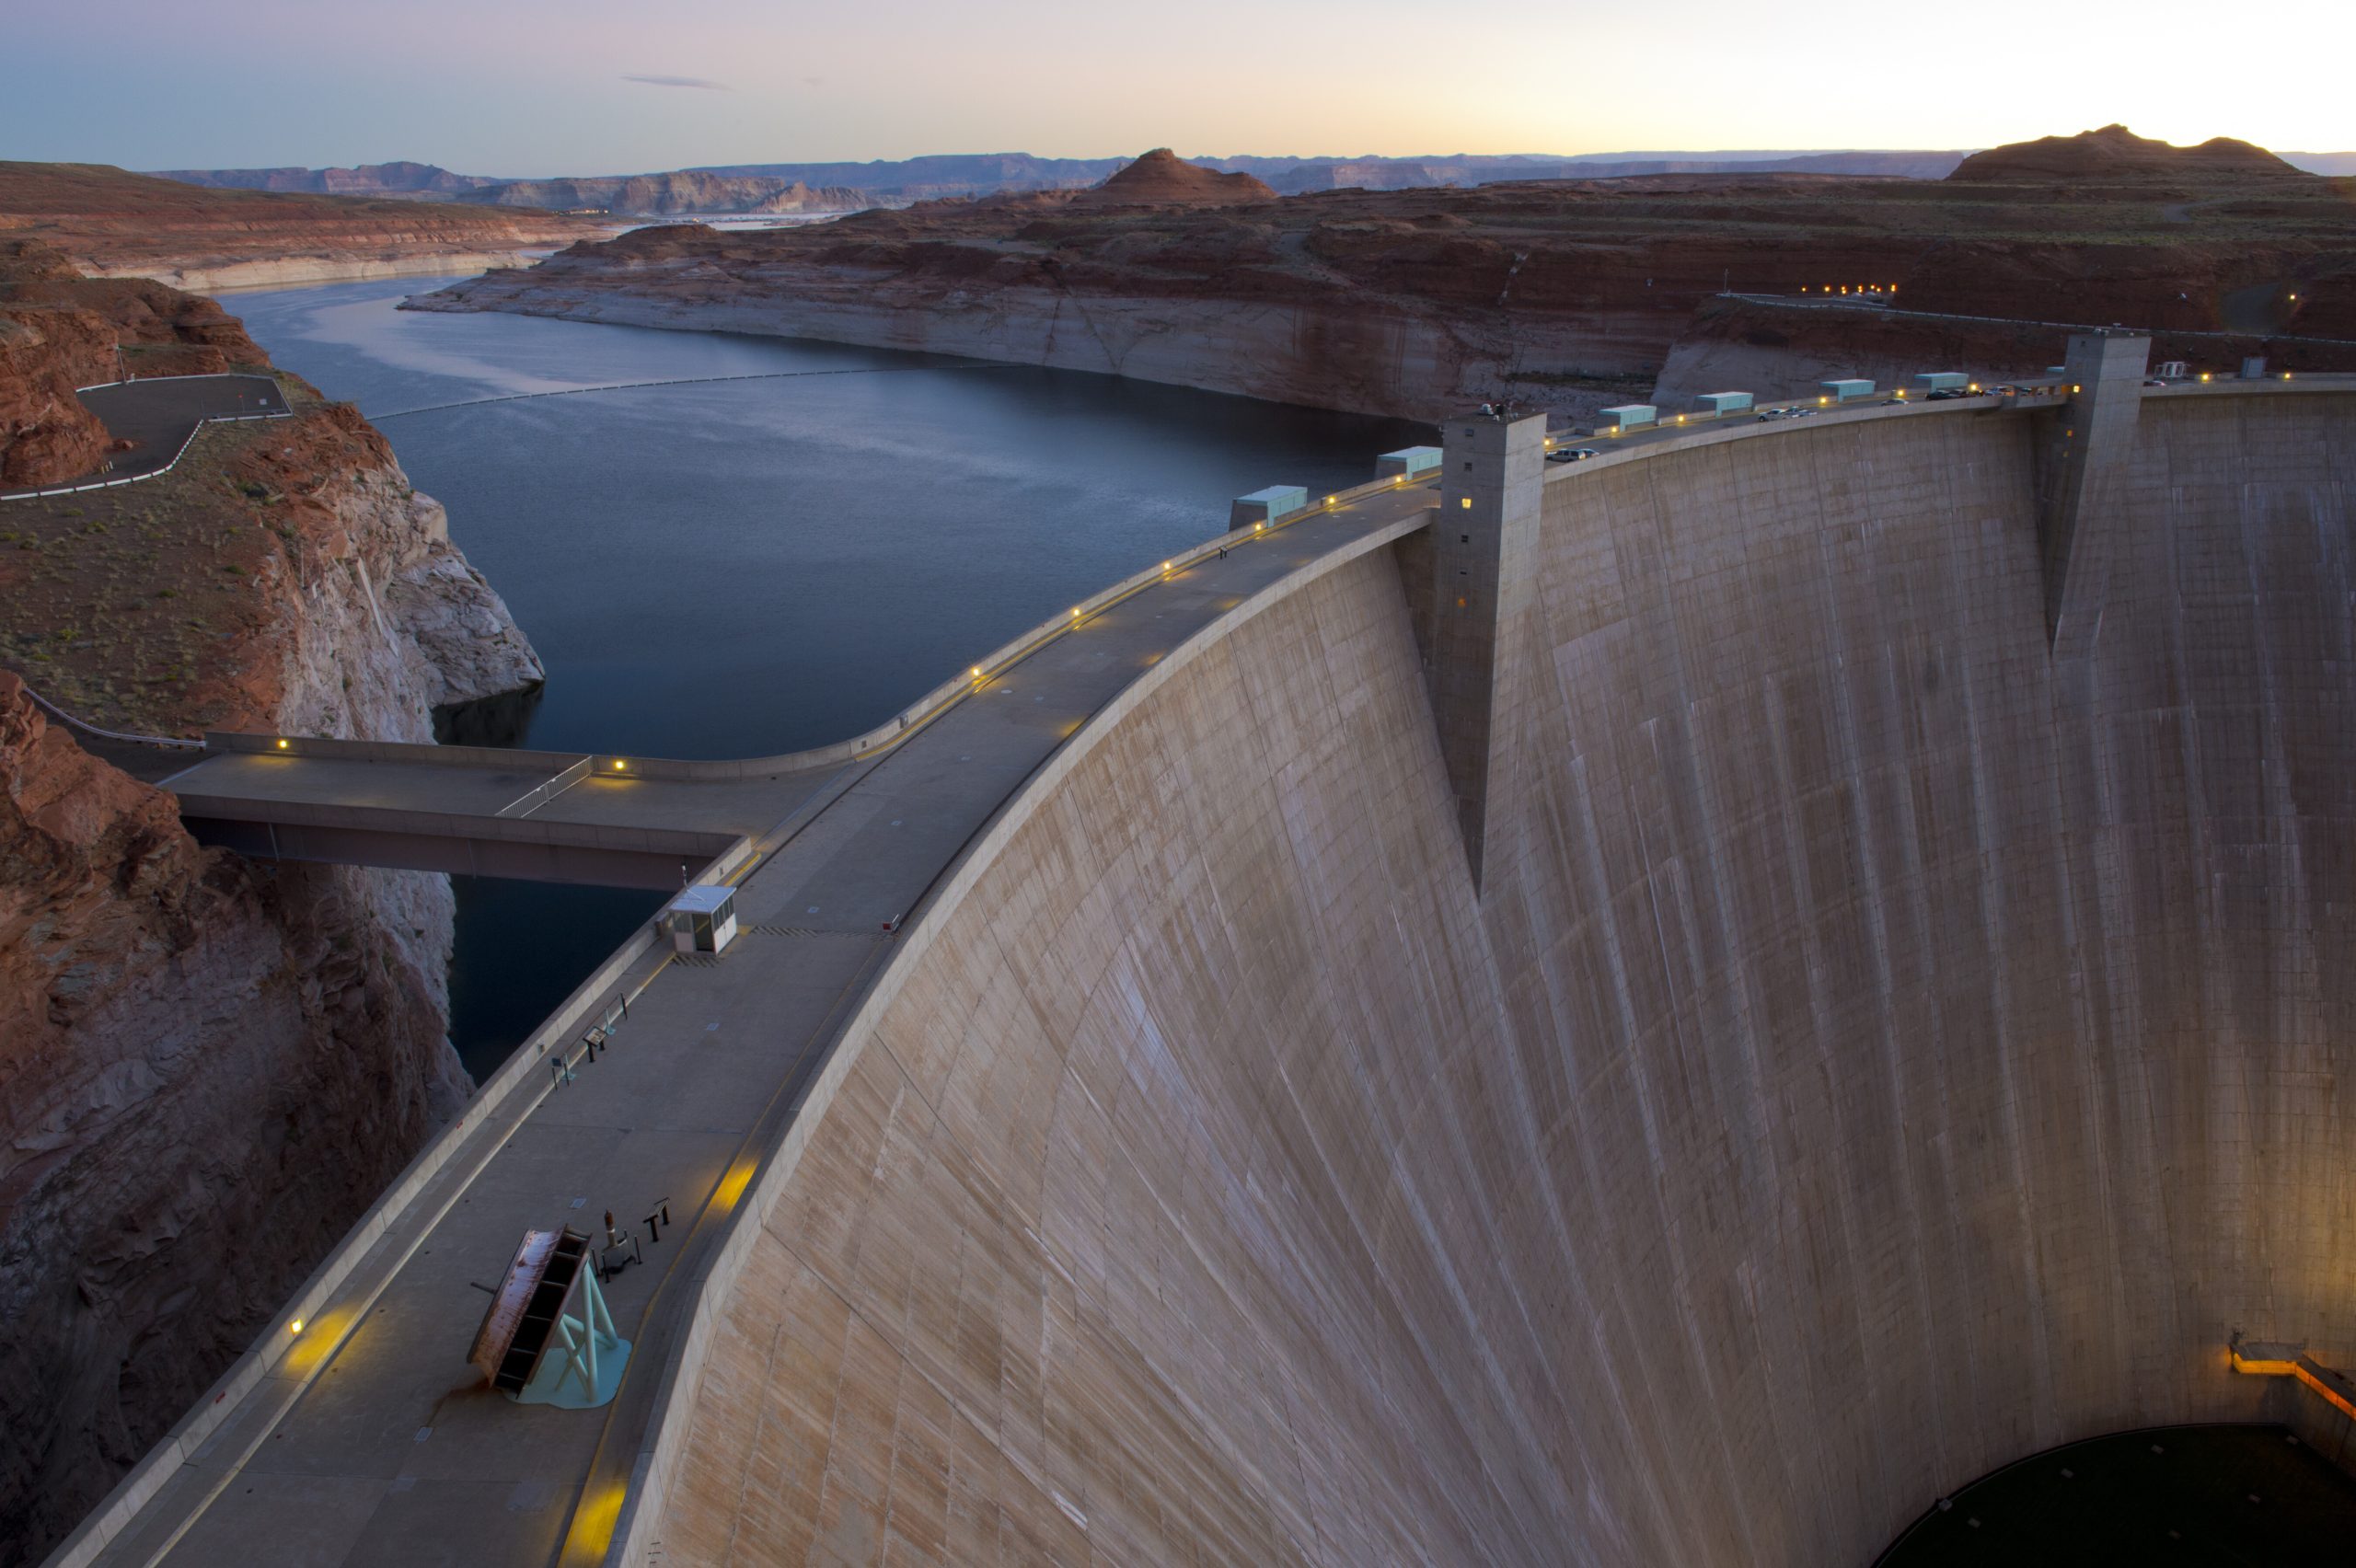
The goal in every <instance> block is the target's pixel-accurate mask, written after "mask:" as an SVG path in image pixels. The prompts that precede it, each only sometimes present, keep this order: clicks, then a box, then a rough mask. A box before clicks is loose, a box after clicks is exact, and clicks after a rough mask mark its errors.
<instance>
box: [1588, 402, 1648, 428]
mask: <svg viewBox="0 0 2356 1568" xmlns="http://www.w3.org/2000/svg"><path fill="white" fill-rule="evenodd" d="M1600 418H1601V419H1602V421H1603V422H1602V423H1601V424H1600V425H1598V426H1597V427H1596V431H1595V432H1596V434H1598V435H1621V434H1624V433H1625V432H1629V431H1632V430H1642V429H1644V428H1645V426H1646V425H1649V424H1658V423H1659V422H1660V410H1659V409H1657V408H1655V407H1654V406H1653V405H1652V404H1650V403H1623V404H1621V405H1620V406H1619V407H1618V408H1616V409H1604V410H1603V411H1602V414H1601V415H1600Z"/></svg>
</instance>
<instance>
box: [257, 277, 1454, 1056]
mask: <svg viewBox="0 0 2356 1568" xmlns="http://www.w3.org/2000/svg"><path fill="white" fill-rule="evenodd" d="M434 286H436V284H435V282H434V281H432V280H417V279H407V280H398V281H391V282H364V283H344V284H329V285H326V286H321V287H313V288H305V289H289V290H271V291H255V292H248V293H242V294H229V295H225V296H224V299H223V304H224V305H225V306H226V307H227V308H229V309H230V310H232V311H234V312H236V313H237V315H239V316H242V317H244V318H245V320H246V323H247V326H248V329H250V330H251V331H252V333H253V336H254V337H255V339H256V340H259V341H260V342H261V343H262V344H263V345H264V346H265V347H266V348H268V349H269V350H270V352H271V356H272V357H273V358H274V359H275V360H276V361H277V363H279V364H281V365H282V366H284V367H285V368H287V369H289V370H292V371H295V373H296V374H298V375H302V376H304V377H305V378H306V379H307V380H309V381H310V382H312V383H313V384H314V385H315V386H318V387H319V388H320V390H321V391H323V392H325V393H326V394H327V395H328V396H329V397H331V398H348V399H350V400H352V401H353V402H356V403H357V404H358V405H359V406H360V409H361V410H362V411H363V412H364V413H365V414H367V415H368V416H369V417H370V418H371V419H374V420H376V421H378V424H379V428H380V429H382V430H383V431H384V432H385V434H386V435H387V437H388V438H389V439H390V440H391V441H392V444H393V448H394V450H395V452H396V453H397V454H398V455H399V457H400V460H401V463H402V466H403V467H405V468H407V470H408V471H409V475H410V479H411V481H412V482H413V483H415V484H416V486H417V487H418V488H419V489H420V490H424V491H425V492H426V493H428V494H430V495H433V496H434V497H436V498H437V499H439V500H440V501H442V502H444V503H445V504H446V505H447V506H448V507H449V509H450V527H451V533H452V535H453V536H454V537H455V538H456V540H457V542H458V544H459V545H460V546H461V547H462V548H464V549H465V550H466V552H467V555H468V559H471V560H472V561H473V562H474V564H475V565H476V567H477V568H478V569H479V570H480V571H482V572H483V574H484V575H485V576H487V577H488V578H490V579H491V583H492V584H493V585H494V586H495V587H496V588H498V590H499V591H500V593H501V594H502V595H503V596H504V597H505V598H506V600H507V603H508V605H509V607H510V608H511V609H513V610H514V613H515V617H516V619H517V620H518V621H519V622H520V623H521V624H522V626H523V628H524V629H525V632H526V633H527V634H528V635H529V636H530V637H531V640H532V643H533V646H534V647H536V648H537V649H538V650H539V651H540V656H541V657H542V658H543V659H544V660H545V661H546V662H547V663H548V668H549V681H548V686H547V687H546V689H545V690H544V691H543V692H542V693H541V694H540V695H539V697H538V698H537V701H532V702H526V703H511V704H507V705H505V706H503V707H502V708H500V709H495V710H492V711H489V712H484V713H477V714H462V715H458V716H457V721H458V722H459V723H461V724H462V725H464V726H466V727H467V729H468V734H467V735H466V736H465V737H464V738H467V739H472V740H477V741H486V740H488V741H491V742H493V743H495V744H517V745H531V746H537V747H545V748H549V749H556V750H594V749H604V750H611V751H619V752H632V753H638V754H641V755H662V756H697V757H708V756H743V755H761V754H765V753H771V752H780V751H792V750H798V749H800V748H802V747H805V746H813V745H819V744H825V743H826V742H829V741H834V740H838V739H840V738H842V737H843V736H846V735H849V734H852V733H855V732H859V731H860V730H862V729H865V728H867V727H868V726H870V725H872V724H873V723H875V722H877V721H880V720H882V719H883V718H884V717H885V716H887V715H889V714H890V713H892V712H894V711H895V710H896V709H899V708H901V707H903V706H905V705H906V704H907V702H909V701H910V700H912V699H914V698H916V697H918V695H920V694H921V693H923V692H924V691H926V690H928V689H930V687H931V686H934V685H935V684H936V683H938V682H939V681H940V680H941V678H942V677H943V676H944V675H945V674H948V673H949V672H952V671H953V670H955V669H957V668H959V667H961V666H962V665H964V664H966V663H971V662H972V661H973V660H974V659H975V658H976V657H977V656H978V655H980V654H982V653H984V652H987V651H989V650H990V649H992V648H995V647H997V646H998V645H999V643H1001V642H1004V641H1006V640H1008V639H1009V638H1011V637H1012V636H1014V635H1015V634H1016V633H1018V632H1020V631H1022V629H1024V628H1027V627H1030V626H1032V625H1034V624H1035V623H1037V622H1038V621H1040V620H1042V619H1044V618H1045V617H1047V616H1049V615H1052V614H1054V613H1056V612H1057V610H1058V609H1059V608H1061V607H1062V606H1064V605H1069V604H1071V603H1072V602H1073V601H1074V600H1076V599H1078V598H1080V597H1083V596H1084V595H1086V594H1089V593H1091V592H1093V591H1094V590H1095V589H1097V588H1100V587H1103V585H1104V584H1106V583H1108V582H1114V581H1116V580H1118V579H1120V578H1122V577H1125V576H1126V575H1128V574H1129V573H1130V572H1133V571H1137V570H1138V569H1139V568H1140V567H1143V566H1145V565H1147V564H1149V563H1150V562H1152V561H1154V560H1157V559H1161V558H1162V557H1164V556H1166V555H1168V554H1170V553H1171V551H1172V550H1173V549H1175V548H1178V547H1181V546H1184V545H1187V544H1191V543H1194V542H1195V541H1196V540H1199V539H1203V538H1206V537H1207V536H1211V535H1213V534H1216V533H1218V532H1219V531H1220V530H1221V529H1222V528H1224V527H1225V525H1226V517H1227V503H1228V502H1229V500H1230V498H1231V497H1233V496H1236V495H1240V494H1242V493H1243V492H1245V491H1247V490H1257V489H1259V488H1261V487H1262V486H1264V485H1269V484H1276V483H1287V484H1299V485H1305V486H1307V487H1309V488H1310V489H1311V490H1324V489H1335V488H1339V487H1340V486H1343V485H1347V484H1356V483H1358V482H1360V481H1361V480H1364V479H1366V478H1371V477H1372V475H1373V459H1374V455H1375V454H1376V453H1378V452H1381V451H1385V450H1388V449H1390V448H1392V447H1396V446H1402V445H1407V444H1413V443H1415V442H1419V441H1426V440H1429V439H1430V438H1431V432H1430V430H1429V428H1428V427H1427V426H1422V425H1416V424H1410V423H1405V422H1403V421H1392V420H1373V419H1366V418H1361V417H1357V416H1354V415H1346V414H1334V413H1327V412H1323V411H1321V410H1316V409H1296V408H1289V407H1286V406H1283V405H1278V404H1272V403H1260V402H1254V401H1252V400H1251V399H1248V398H1228V397H1219V396H1216V395H1213V394H1210V393H1203V392H1192V391H1186V390H1184V389H1181V388H1174V387H1165V386H1149V385H1147V384H1144V383H1139V382H1129V381H1123V380H1120V379H1118V378H1116V377H1111V376H1102V375H1081V374H1079V373H1076V372H1067V371H1046V370H1036V369H1031V368H1027V367H1009V366H998V365H983V364H977V363H975V362H973V361H969V360H956V359H949V358H943V357H939V356H928V355H920V354H906V353H895V352H884V351H879V350H867V349H852V348H842V347H837V346H833V345H829V344H823V343H810V342H801V341H790V340H780V339H766V338H753V337H743V336H734V335H726V336H722V335H713V334H705V333H688V332H663V331H656V330H653V329H643V328H634V327H609V326H598V325H593V324H589V323H583V322H571V321H554V320H545V319H540V318H537V317H515V316H440V315H426V314H420V313H414V312H400V311H397V310H396V309H395V308H394V307H395V306H397V305H398V302H399V301H400V299H401V298H402V297H403V296H405V295H407V294H417V293H422V292H425V291H426V290H429V289H431V288H433V287H434ZM700 377H752V378H755V379H739V380H713V381H705V382H700V383H698V384H689V385H676V383H680V382H688V383H696V378H700ZM635 382H669V383H675V384H674V385H666V386H636V387H630V388H629V389H623V390H596V391H583V390H576V389H580V388H589V387H606V386H613V385H614V384H618V383H635ZM550 394H554V395H550ZM486 398H506V399H510V400H507V401H480V399H486ZM453 405H455V406H453ZM454 738H456V737H454ZM458 901H459V903H458V908H459V915H458V946H457V954H456V960H455V962H454V963H453V966H452V974H451V1007H452V1014H453V1017H452V1023H451V1032H452V1038H453V1039H454V1040H455V1041H456V1043H457V1044H458V1047H459V1051H460V1054H461V1055H463V1056H464V1057H465V1058H466V1060H467V1065H468V1068H469V1069H470V1070H472V1071H473V1072H475V1073H476V1074H477V1076H478V1077H479V1076H481V1075H483V1074H485V1073H487V1072H489V1071H490V1070H491V1068H493V1067H495V1066H497V1065H498V1063H499V1062H500V1061H501V1060H502V1059H503V1058H504V1057H505V1055H507V1053H508V1052H509V1051H511V1050H512V1049H513V1048H514V1045H515V1043H517V1042H518V1041H519V1040H520V1039H521V1038H522V1037H523V1036H524V1035H525V1034H526V1033H528V1032H530V1031H531V1029H532V1028H533V1027H535V1026H536V1025H537V1023H538V1022H539V1021H540V1020H541V1019H542V1018H543V1017H545V1016H546V1015H547V1013H548V1011H549V1009H551V1008H552V1007H554V1006H555V1004H556V1003H557V1002H558V1001H560V1000H561V999H562V998H563V997H564V996H565V994H566V993H567V992H569V991H570V990H571V989H572V987H573V986H575V985H577V984H578V983H579V982H580V981H581V979H582V978H583V977H584V976H585V975H586V974H588V972H589V971H590V970H591V969H593V968H595V965H596V964H597V963H598V962H599V961H600V960H601V959H603V958H604V957H605V955H606V953H607V952H609V951H612V949H613V948H614V947H615V946H616V945H617V944H618V942H619V941H620V940H622V939H623V938H624V937H626V936H627V935H628V933H629V929H630V928H631V927H632V926H633V925H634V924H636V922H637V921H639V920H640V919H642V918H644V917H645V916H646V914H647V913H649V912H650V911H651V910H652V909H653V907H654V906H655V905H656V904H657V903H659V901H658V900H650V899H649V898H648V897H647V896H646V895H644V894H638V893H622V892H614V891H610V890H604V889H583V888H559V887H546V886H538V885H534V884H527V883H514V882H489V881H484V880H479V879H468V878H460V879H458Z"/></svg>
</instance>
